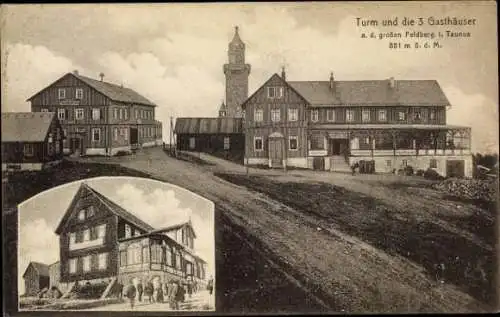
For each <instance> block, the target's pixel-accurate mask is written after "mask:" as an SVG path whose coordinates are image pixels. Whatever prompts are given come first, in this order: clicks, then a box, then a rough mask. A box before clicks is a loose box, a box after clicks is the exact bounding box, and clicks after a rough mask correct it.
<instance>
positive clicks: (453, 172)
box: [446, 160, 465, 177]
mask: <svg viewBox="0 0 500 317" xmlns="http://www.w3.org/2000/svg"><path fill="white" fill-rule="evenodd" d="M464 175H465V162H464V160H447V161H446V176H448V177H464Z"/></svg>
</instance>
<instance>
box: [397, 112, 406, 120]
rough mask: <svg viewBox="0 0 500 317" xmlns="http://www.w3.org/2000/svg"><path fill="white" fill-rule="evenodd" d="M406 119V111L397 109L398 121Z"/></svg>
mask: <svg viewBox="0 0 500 317" xmlns="http://www.w3.org/2000/svg"><path fill="white" fill-rule="evenodd" d="M405 120H406V112H405V111H402V110H399V111H398V121H405Z"/></svg>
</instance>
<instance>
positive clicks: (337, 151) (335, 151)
mask: <svg viewBox="0 0 500 317" xmlns="http://www.w3.org/2000/svg"><path fill="white" fill-rule="evenodd" d="M329 145H330V155H344V154H345V153H346V151H347V148H348V143H347V140H344V139H330V140H329Z"/></svg>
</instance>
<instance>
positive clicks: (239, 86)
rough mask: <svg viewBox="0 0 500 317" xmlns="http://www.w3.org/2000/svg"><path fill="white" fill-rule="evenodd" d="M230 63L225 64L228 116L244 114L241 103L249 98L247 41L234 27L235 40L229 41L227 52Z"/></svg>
mask: <svg viewBox="0 0 500 317" xmlns="http://www.w3.org/2000/svg"><path fill="white" fill-rule="evenodd" d="M227 55H228V58H229V61H228V62H229V63H227V64H224V74H225V75H226V107H227V114H226V115H227V116H228V117H237V118H240V117H241V116H242V113H241V104H242V103H243V102H244V101H245V100H246V99H247V98H248V75H250V65H249V64H245V43H243V41H242V40H241V38H240V35H239V34H238V27H237V26H236V27H235V28H234V37H233V40H232V41H231V42H230V43H229V49H228V52H227Z"/></svg>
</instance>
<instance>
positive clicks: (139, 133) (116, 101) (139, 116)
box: [28, 71, 163, 155]
mask: <svg viewBox="0 0 500 317" xmlns="http://www.w3.org/2000/svg"><path fill="white" fill-rule="evenodd" d="M100 76H101V77H100V80H98V79H93V78H89V77H86V76H82V75H80V74H79V73H78V72H77V71H74V72H73V73H67V74H65V75H63V76H62V77H60V78H59V79H57V80H56V81H55V82H53V83H51V84H50V85H48V86H47V87H45V88H44V89H42V90H40V91H39V92H37V93H36V94H34V95H33V96H32V97H30V98H29V99H28V101H30V102H31V111H33V112H53V113H55V114H56V115H57V118H58V119H59V121H60V122H61V125H62V127H63V130H64V135H65V136H66V139H65V142H64V151H65V153H73V154H76V155H115V154H117V153H118V152H130V151H132V150H133V149H137V148H141V147H149V146H157V145H161V144H162V142H163V141H162V124H161V122H160V121H158V120H156V119H155V118H156V104H154V103H153V102H151V101H150V100H148V99H147V98H145V97H144V96H142V95H140V94H139V93H137V92H136V91H134V90H132V89H130V88H127V87H123V86H122V85H115V84H112V83H109V82H106V81H104V74H100Z"/></svg>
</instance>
